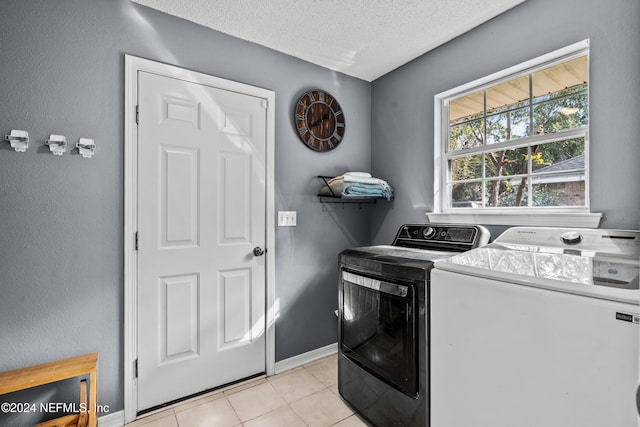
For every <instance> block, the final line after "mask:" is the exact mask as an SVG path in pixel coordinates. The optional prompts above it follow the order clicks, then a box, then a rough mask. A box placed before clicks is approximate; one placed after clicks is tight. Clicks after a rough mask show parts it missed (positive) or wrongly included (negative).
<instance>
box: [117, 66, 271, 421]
mask: <svg viewBox="0 0 640 427" xmlns="http://www.w3.org/2000/svg"><path fill="white" fill-rule="evenodd" d="M124 62H125V84H124V152H125V155H124V417H123V418H124V422H131V421H133V420H134V419H135V418H136V415H137V412H138V396H137V390H138V387H137V379H136V373H135V363H136V359H137V321H136V319H137V297H136V290H137V268H138V267H137V254H136V251H135V233H136V228H137V216H138V212H137V200H138V194H137V188H138V182H137V173H138V169H137V164H138V158H137V153H138V132H137V125H136V103H137V93H138V78H137V76H138V72H139V71H145V72H149V73H154V74H158V75H162V76H167V77H172V78H177V79H181V80H185V81H190V82H194V83H199V84H205V85H208V86H213V87H218V88H222V89H225V90H230V91H234V92H239V93H244V94H248V95H252V96H255V97H258V98H262V99H264V101H265V106H266V114H267V138H266V139H267V140H266V159H265V162H266V183H265V186H266V207H265V209H266V212H265V215H266V216H265V221H266V236H265V238H266V247H267V248H268V250H269V253H268V254H267V256H266V260H265V262H266V304H267V310H266V313H267V318H266V332H265V334H266V337H265V338H266V340H265V342H266V349H265V350H266V357H265V371H266V374H267V375H273V374H274V373H275V310H274V309H273V307H274V305H275V253H276V251H275V212H274V211H275V158H274V156H275V105H276V104H275V93H274V92H273V91H271V90H268V89H264V88H259V87H256V86H251V85H248V84H244V83H239V82H234V81H231V80H226V79H222V78H218V77H214V76H210V75H207V74H203V73H199V72H197V71H191V70H187V69H184V68H180V67H177V66H173V65H167V64H163V63H159V62H155V61H151V60H148V59H143V58H138V57H135V56H131V55H125V58H124ZM114 415H115V414H114ZM114 419H115V417H114Z"/></svg>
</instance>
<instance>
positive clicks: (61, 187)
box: [0, 0, 371, 425]
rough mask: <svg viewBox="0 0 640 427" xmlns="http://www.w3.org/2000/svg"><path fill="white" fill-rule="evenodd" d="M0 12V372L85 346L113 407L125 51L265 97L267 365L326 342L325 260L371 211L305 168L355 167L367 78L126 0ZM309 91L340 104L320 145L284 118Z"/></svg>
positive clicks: (72, 1)
mask: <svg viewBox="0 0 640 427" xmlns="http://www.w3.org/2000/svg"><path fill="white" fill-rule="evenodd" d="M0 16H2V23H1V24H0V58H1V59H0V133H1V134H2V135H3V137H4V135H7V134H9V132H10V131H11V129H22V130H27V131H28V132H29V135H30V138H31V146H30V148H29V150H28V151H27V152H26V153H15V152H13V151H11V150H10V149H9V144H8V143H6V142H0V292H1V295H0V371H5V370H9V369H15V368H19V367H23V366H28V365H32V364H36V363H42V362H46V361H51V360H57V359H61V358H65V357H71V356H75V355H80V354H84V353H89V352H94V351H98V352H99V358H100V359H99V401H100V402H99V403H100V404H103V405H109V406H110V410H111V411H110V412H115V411H118V410H121V409H122V408H123V405H124V402H123V372H124V371H123V336H124V333H123V330H124V325H123V318H124V317H123V316H124V315H123V302H124V291H123V287H124V284H123V280H124V279H123V265H124V261H123V256H124V252H123V247H124V236H123V234H124V228H123V227H124V152H125V150H124V129H123V126H124V121H123V114H124V54H130V55H135V56H139V57H143V58H148V59H152V60H155V61H159V62H165V63H169V64H174V65H178V66H181V67H184V68H188V69H192V70H196V71H200V72H203V73H207V74H211V75H214V76H217V77H222V78H226V79H230V80H234V81H239V82H242V83H246V84H250V85H254V86H259V87H263V88H267V89H270V90H273V91H274V92H275V95H276V105H275V111H276V132H275V133H276V144H275V145H276V146H275V156H276V158H275V167H276V171H275V180H276V185H275V187H276V195H275V205H276V206H275V207H276V210H287V211H289V210H292V211H297V213H298V225H297V227H295V228H292V227H288V228H277V229H276V245H277V246H276V250H275V251H274V250H271V251H269V252H268V256H275V257H276V261H275V263H276V271H275V276H276V298H277V300H278V306H279V308H280V311H279V313H278V314H277V315H278V318H277V321H276V360H277V361H279V360H283V359H287V358H289V357H292V356H295V355H298V354H301V353H305V352H307V351H311V350H314V349H317V348H320V347H323V346H326V345H329V344H332V343H335V342H336V340H337V331H336V326H337V321H336V317H335V315H334V310H335V309H336V308H337V254H338V253H339V252H340V251H341V250H342V249H344V248H346V247H350V246H357V245H363V244H367V243H368V240H369V219H368V217H369V215H368V214H367V212H368V209H370V208H369V207H364V208H363V209H359V207H358V206H357V205H353V206H351V205H349V206H342V205H324V204H322V203H319V202H318V200H317V198H316V197H314V195H315V194H317V192H318V190H319V189H320V182H319V181H318V180H317V179H315V178H314V177H315V176H317V175H323V174H324V175H336V174H340V173H342V172H344V171H345V170H370V168H371V165H370V162H371V145H370V140H371V134H370V130H371V125H370V113H371V107H370V106H371V96H370V84H369V83H368V82H365V81H362V80H359V79H355V78H351V77H348V76H345V75H342V74H339V73H336V72H333V71H330V70H328V69H325V68H322V67H318V66H315V65H312V64H310V63H307V62H305V61H301V60H299V59H296V58H293V57H291V56H288V55H284V54H281V53H278V52H276V51H273V50H270V49H266V48H264V47H261V46H258V45H256V44H252V43H248V42H246V41H242V40H239V39H236V38H233V37H230V36H227V35H224V34H221V33H219V32H216V31H212V30H210V29H207V28H205V27H202V26H199V25H196V24H193V23H190V22H187V21H185V20H182V19H178V18H175V17H171V16H168V15H166V14H163V13H160V12H157V11H154V10H152V9H149V8H146V7H142V6H139V5H136V4H134V3H131V2H130V1H128V0H55V1H50V0H3V1H2V2H0ZM315 87H319V88H322V89H324V90H326V91H328V92H330V93H332V94H333V95H335V96H336V97H337V98H338V100H339V101H340V103H341V105H342V107H343V109H344V111H345V116H346V122H347V130H346V134H345V139H344V141H343V143H342V144H341V145H340V146H339V147H338V148H337V149H336V150H334V151H333V152H330V153H316V152H314V151H312V150H310V149H308V148H306V147H305V146H304V145H303V144H302V143H301V142H300V140H299V139H298V137H297V136H296V133H295V132H294V128H293V125H292V120H291V117H292V112H293V107H294V105H295V103H296V101H297V99H298V97H300V96H301V95H302V94H303V93H304V92H305V91H307V90H309V89H311V88H315ZM49 134H62V135H65V136H66V137H67V140H68V141H69V144H70V146H75V143H76V142H77V140H78V138H80V137H89V138H93V139H95V142H96V145H97V149H96V152H95V156H94V158H92V159H90V160H87V159H83V158H82V157H81V156H79V155H77V153H76V152H75V150H74V151H72V152H67V153H66V154H64V155H63V156H62V157H54V156H53V155H51V154H49V149H48V147H46V146H44V145H43V144H44V141H45V139H46V138H47V137H48V136H49ZM74 391H75V387H74ZM37 394H38V396H37V397H38V398H43V399H45V398H46V399H61V397H55V396H51V395H50V394H49V391H46V390H43V391H38V393H37ZM35 398H36V397H34V396H30V397H29V399H35ZM31 415H33V414H31ZM54 415H55V414H54ZM49 418H50V417H49ZM33 419H34V418H33V416H31V417H29V418H28V419H26V418H25V417H22V418H21V419H20V421H17V420H16V417H4V418H0V424H2V425H9V424H10V423H14V424H15V425H22V424H26V423H28V422H31V421H32V420H33ZM21 423H22V424H21Z"/></svg>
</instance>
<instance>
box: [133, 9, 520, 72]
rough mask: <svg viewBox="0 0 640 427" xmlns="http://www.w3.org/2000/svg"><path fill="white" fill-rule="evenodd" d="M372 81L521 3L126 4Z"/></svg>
mask: <svg viewBox="0 0 640 427" xmlns="http://www.w3.org/2000/svg"><path fill="white" fill-rule="evenodd" d="M132 1H134V2H136V3H139V4H142V5H145V6H149V7H151V8H154V9H158V10H160V11H163V12H166V13H168V14H171V15H175V16H178V17H181V18H184V19H187V20H189V21H192V22H196V23H198V24H201V25H204V26H207V27H209V28H213V29H214V30H218V31H220V32H223V33H226V34H229V35H232V36H235V37H238V38H241V39H243V40H248V41H251V42H254V43H257V44H260V45H263V46H266V47H269V48H271V49H274V50H277V51H280V52H283V53H286V54H288V55H291V56H294V57H297V58H300V59H304V60H306V61H309V62H311V63H314V64H317V65H320V66H323V67H326V68H329V69H331V70H335V71H339V72H342V73H345V74H347V75H350V76H353V77H358V78H360V79H363V80H366V81H372V80H375V79H376V78H378V77H380V76H382V75H384V74H386V73H388V72H389V71H391V70H394V69H395V68H397V67H399V66H401V65H403V64H406V63H407V62H409V61H411V60H412V59H414V58H417V57H418V56H420V55H422V54H423V53H425V52H428V51H430V50H432V49H434V48H436V47H438V46H440V45H441V44H443V43H446V42H447V41H449V40H451V39H453V38H455V37H457V36H459V35H461V34H463V33H465V32H467V31H469V30H470V29H472V28H474V27H476V26H478V25H480V24H482V23H483V22H485V21H487V20H489V19H491V18H493V17H495V16H497V15H499V14H501V13H502V12H505V11H506V10H508V9H510V8H512V7H514V6H516V5H518V4H520V3H522V2H523V1H524V0H404V1H401V0H395V1H394V0H320V1H311V0H132Z"/></svg>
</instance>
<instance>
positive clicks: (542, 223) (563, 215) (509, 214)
mask: <svg viewBox="0 0 640 427" xmlns="http://www.w3.org/2000/svg"><path fill="white" fill-rule="evenodd" d="M426 215H427V217H428V218H429V221H430V222H439V223H443V224H482V225H513V226H518V225H520V226H533V227H572V228H574V227H575V228H598V225H599V224H600V219H602V214H601V213H590V212H549V211H546V212H544V211H543V212H541V211H537V210H534V211H530V210H527V211H521V212H513V211H481V212H478V211H476V210H473V211H472V210H464V211H460V212H443V213H436V212H427V213H426Z"/></svg>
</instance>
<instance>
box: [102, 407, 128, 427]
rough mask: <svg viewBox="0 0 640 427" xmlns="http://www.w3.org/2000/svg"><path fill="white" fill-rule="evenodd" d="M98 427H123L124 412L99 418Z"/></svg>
mask: <svg viewBox="0 0 640 427" xmlns="http://www.w3.org/2000/svg"><path fill="white" fill-rule="evenodd" d="M98 425H99V426H100V427H122V426H123V425H124V411H118V412H114V413H113V414H109V415H104V416H102V417H99V418H98Z"/></svg>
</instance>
